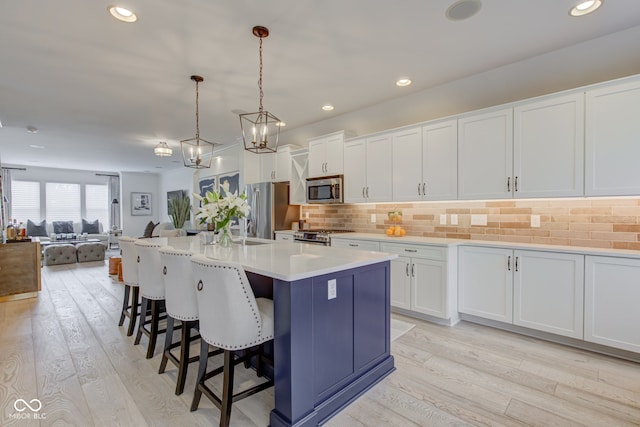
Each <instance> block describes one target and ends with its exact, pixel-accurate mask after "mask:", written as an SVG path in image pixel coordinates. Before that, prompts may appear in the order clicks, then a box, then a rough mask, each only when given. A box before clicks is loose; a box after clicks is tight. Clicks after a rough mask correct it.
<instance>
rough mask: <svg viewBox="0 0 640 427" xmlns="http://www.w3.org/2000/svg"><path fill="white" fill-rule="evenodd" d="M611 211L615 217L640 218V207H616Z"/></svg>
mask: <svg viewBox="0 0 640 427" xmlns="http://www.w3.org/2000/svg"><path fill="white" fill-rule="evenodd" d="M611 211H612V212H611V213H612V214H613V215H619V216H640V206H614V207H613V208H612V209H611Z"/></svg>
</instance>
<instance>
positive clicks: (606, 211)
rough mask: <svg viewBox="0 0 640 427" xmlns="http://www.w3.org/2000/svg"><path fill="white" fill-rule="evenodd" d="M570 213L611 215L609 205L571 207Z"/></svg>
mask: <svg viewBox="0 0 640 427" xmlns="http://www.w3.org/2000/svg"><path fill="white" fill-rule="evenodd" d="M569 213H570V214H571V215H611V207H609V206H607V207H604V206H603V207H588V208H571V209H570V210H569Z"/></svg>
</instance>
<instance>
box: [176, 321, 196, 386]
mask: <svg viewBox="0 0 640 427" xmlns="http://www.w3.org/2000/svg"><path fill="white" fill-rule="evenodd" d="M193 324H194V323H193V322H188V321H184V322H182V335H181V340H180V364H179V365H178V379H177V383H176V395H180V394H182V392H183V391H184V383H185V381H186V380H187V370H188V369H189V344H191V327H192V326H193Z"/></svg>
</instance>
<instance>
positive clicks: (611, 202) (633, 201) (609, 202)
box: [591, 197, 640, 206]
mask: <svg viewBox="0 0 640 427" xmlns="http://www.w3.org/2000/svg"><path fill="white" fill-rule="evenodd" d="M639 201H640V199H638V198H623V197H615V198H608V197H605V198H597V199H596V198H594V199H591V206H634V205H636V206H637V205H638V204H639V203H638V202H639Z"/></svg>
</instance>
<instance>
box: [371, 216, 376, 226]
mask: <svg viewBox="0 0 640 427" xmlns="http://www.w3.org/2000/svg"><path fill="white" fill-rule="evenodd" d="M375 223H376V214H371V224H375Z"/></svg>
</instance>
